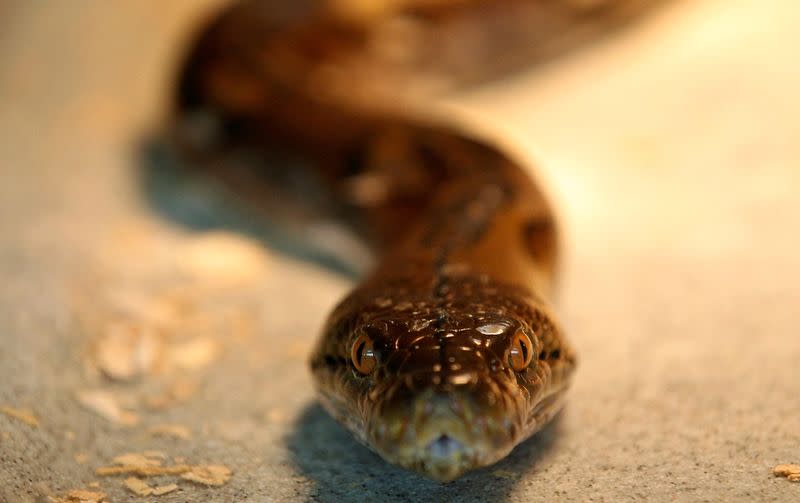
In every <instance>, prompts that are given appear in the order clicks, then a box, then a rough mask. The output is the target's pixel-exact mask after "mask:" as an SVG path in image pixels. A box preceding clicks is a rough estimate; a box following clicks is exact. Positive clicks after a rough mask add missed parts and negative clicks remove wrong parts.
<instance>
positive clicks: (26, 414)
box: [0, 407, 39, 428]
mask: <svg viewBox="0 0 800 503" xmlns="http://www.w3.org/2000/svg"><path fill="white" fill-rule="evenodd" d="M0 412H2V413H3V414H5V415H6V416H8V417H11V418H14V419H16V420H18V421H22V422H23V423H25V424H27V425H29V426H33V427H34V428H36V427H38V426H39V419H38V418H37V417H36V416H35V415H34V414H33V411H32V410H30V409H15V408H13V407H0Z"/></svg>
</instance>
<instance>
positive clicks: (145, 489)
mask: <svg viewBox="0 0 800 503" xmlns="http://www.w3.org/2000/svg"><path fill="white" fill-rule="evenodd" d="M124 485H125V487H126V488H127V489H128V490H129V491H131V492H132V493H134V494H137V495H139V496H150V495H151V494H152V493H153V488H152V487H150V486H149V485H148V484H147V482H145V481H144V480H142V479H137V478H136V477H128V478H127V479H125V482H124Z"/></svg>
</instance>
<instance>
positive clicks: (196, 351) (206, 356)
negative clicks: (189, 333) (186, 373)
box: [168, 337, 222, 370]
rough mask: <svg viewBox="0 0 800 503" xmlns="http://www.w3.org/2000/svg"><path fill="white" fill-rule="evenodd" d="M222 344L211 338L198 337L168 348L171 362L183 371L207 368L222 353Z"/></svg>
mask: <svg viewBox="0 0 800 503" xmlns="http://www.w3.org/2000/svg"><path fill="white" fill-rule="evenodd" d="M221 349H222V348H221V347H220V343H219V342H218V341H217V340H215V339H212V338H211V337H197V338H194V339H191V340H189V341H186V342H180V343H175V344H171V345H170V346H169V348H168V355H169V356H168V358H169V361H170V362H171V363H172V364H174V365H175V366H177V367H179V368H182V369H189V370H191V369H198V368H202V367H205V366H206V365H208V364H209V363H211V362H212V361H214V359H216V358H217V356H218V355H219V353H220V352H221Z"/></svg>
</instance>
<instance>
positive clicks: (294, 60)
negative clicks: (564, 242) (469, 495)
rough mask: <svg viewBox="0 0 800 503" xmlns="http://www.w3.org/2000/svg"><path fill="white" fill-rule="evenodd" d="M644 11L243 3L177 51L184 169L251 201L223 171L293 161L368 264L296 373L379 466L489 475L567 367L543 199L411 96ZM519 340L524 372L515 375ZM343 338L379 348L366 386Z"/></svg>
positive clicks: (495, 153) (546, 403)
mask: <svg viewBox="0 0 800 503" xmlns="http://www.w3.org/2000/svg"><path fill="white" fill-rule="evenodd" d="M655 3H658V0H608V1H601V2H580V1H575V0H546V1H539V0H395V1H391V2H390V1H378V0H375V1H374V2H363V1H355V0H353V1H348V0H325V1H318V2H313V1H309V0H301V1H290V0H273V1H267V2H265V1H263V0H259V1H255V0H250V1H242V2H239V3H236V4H234V6H233V7H230V8H228V9H226V10H224V11H223V12H222V13H221V14H220V15H219V16H218V17H216V18H215V19H214V20H213V21H212V22H211V23H210V25H209V26H208V27H207V28H206V29H205V30H204V31H203V32H202V33H201V35H200V36H199V37H198V39H197V41H196V43H195V44H194V45H193V46H192V48H191V51H190V53H189V56H188V58H187V62H186V63H185V65H184V67H183V69H182V73H181V75H180V79H179V86H178V93H177V97H176V102H177V107H176V110H175V112H176V114H175V127H174V128H173V132H174V135H173V136H174V139H175V141H176V145H178V146H179V147H180V148H181V150H182V151H183V152H184V153H186V154H187V158H188V159H190V160H191V161H192V162H193V164H195V165H201V166H204V167H205V168H207V169H209V170H210V171H211V172H212V173H215V174H217V175H219V176H220V178H221V179H223V180H225V181H226V182H228V183H230V184H232V185H234V186H235V187H236V188H238V189H239V190H240V191H241V192H242V193H243V195H245V196H248V197H249V198H250V200H251V201H253V202H255V203H256V204H257V205H258V203H259V200H261V199H263V193H261V192H259V189H258V187H253V184H252V183H251V180H258V179H259V177H258V176H255V177H253V176H250V177H249V178H241V175H240V174H237V173H238V172H234V171H235V170H229V169H225V168H226V163H225V162H224V161H225V159H226V156H228V157H230V156H231V155H232V154H233V153H236V152H237V151H238V150H239V149H245V150H247V149H249V151H253V150H256V151H265V150H270V151H273V150H277V151H280V152H284V153H290V154H291V157H292V158H296V157H298V156H299V157H301V158H303V159H304V160H305V161H307V162H305V163H301V164H303V165H313V166H314V167H315V169H316V174H317V175H318V176H319V177H320V178H322V179H323V180H324V182H325V183H326V184H328V186H329V188H330V190H331V193H332V195H333V198H332V199H333V200H335V201H336V203H337V207H336V210H337V211H340V212H341V213H342V215H343V216H345V217H346V218H348V219H349V220H350V221H352V222H353V224H354V226H355V228H356V229H357V230H359V231H361V232H362V234H363V235H364V237H365V238H367V239H368V240H369V241H370V243H371V244H372V246H373V248H374V249H375V251H376V253H377V255H378V258H379V265H378V267H377V268H376V269H375V271H373V273H372V274H371V275H370V276H368V277H367V278H365V280H364V281H363V282H362V283H361V284H360V285H359V286H358V287H357V288H356V289H355V290H354V291H353V292H352V293H351V294H350V295H349V296H348V297H347V298H346V299H345V300H343V301H342V302H341V303H340V305H339V306H338V307H337V308H336V309H335V310H334V312H333V313H332V314H331V316H330V318H329V320H328V323H327V325H326V327H325V328H324V329H323V331H322V334H321V335H320V338H319V341H318V343H317V345H316V347H315V349H314V351H313V354H312V356H311V369H312V372H313V374H314V381H315V385H316V387H317V389H318V391H319V395H320V398H321V401H322V403H323V405H324V406H325V407H326V409H327V410H328V411H329V412H330V413H331V414H332V415H333V416H334V417H335V418H336V419H337V420H339V421H340V422H341V423H342V424H344V425H345V426H346V427H347V428H349V429H350V430H351V431H353V433H354V434H355V435H356V437H357V438H359V439H360V440H361V441H363V442H365V443H366V444H367V445H369V446H370V447H371V448H373V449H375V450H376V451H377V452H378V453H380V454H381V455H382V456H383V457H384V458H385V459H387V460H389V461H391V462H394V463H397V464H400V465H402V466H405V467H407V468H410V469H414V470H417V471H420V472H421V473H423V474H425V475H428V476H430V477H433V478H435V479H438V480H443V481H444V480H451V479H453V478H455V477H457V476H459V475H461V474H462V473H464V472H465V471H467V470H469V469H472V468H476V467H480V466H485V465H487V464H489V463H491V462H494V461H496V460H498V459H500V458H502V457H503V456H504V455H505V454H507V453H508V452H509V451H510V450H511V449H512V448H513V447H514V446H515V445H516V444H517V443H519V442H520V441H522V440H524V439H525V438H527V437H528V436H530V435H531V434H533V433H534V432H535V431H537V430H538V429H540V428H541V427H542V426H543V425H544V424H545V423H546V422H547V421H548V420H549V419H550V418H551V417H552V416H553V415H554V414H555V413H556V412H557V411H558V410H559V409H560V407H561V405H562V403H563V396H564V392H565V391H566V389H567V388H568V386H569V382H570V378H571V375H572V372H573V370H574V368H575V353H574V351H573V350H572V348H571V347H570V346H569V344H568V343H567V341H566V339H565V338H564V335H563V334H562V331H561V329H560V327H559V326H558V323H557V322H556V319H555V317H554V314H553V311H552V309H551V307H550V305H549V302H548V300H547V299H548V298H549V296H550V294H551V290H552V287H551V284H552V282H553V275H554V270H555V267H556V260H557V255H558V254H557V245H558V239H557V238H558V236H557V234H556V223H555V220H554V218H553V216H552V213H551V211H550V207H549V205H548V204H547V201H546V199H545V198H544V196H543V195H542V193H541V192H540V191H539V189H538V187H537V185H536V184H535V183H534V182H533V180H532V179H531V178H530V176H529V175H528V174H527V173H526V171H525V169H524V168H523V167H521V166H520V165H519V163H517V162H516V161H515V160H514V159H512V158H511V157H510V156H509V155H508V154H507V153H506V152H504V151H503V150H502V149H500V148H498V147H497V146H495V145H493V144H491V143H488V142H485V141H481V140H478V139H475V138H474V137H473V136H472V135H470V134H467V133H465V132H463V131H462V130H461V129H460V128H458V127H456V126H455V125H454V124H449V123H445V122H441V121H433V120H430V119H429V118H427V117H425V116H424V114H421V113H420V112H419V111H420V110H421V109H422V108H420V107H419V106H416V104H417V103H418V102H419V101H418V100H419V98H420V97H421V96H423V95H424V94H425V91H426V90H430V89H431V87H437V88H439V90H441V89H442V88H448V87H449V88H453V87H456V86H458V85H461V84H463V83H469V82H475V81H480V80H485V79H486V78H487V77H489V76H492V75H494V74H496V73H497V71H498V70H508V69H510V68H514V67H518V66H519V63H520V62H521V61H526V62H527V61H529V60H530V59H541V58H543V57H546V56H548V55H550V54H552V52H553V50H554V49H555V50H558V49H563V48H566V47H567V46H569V45H571V44H572V43H574V42H578V41H580V40H581V39H582V38H585V37H586V36H587V35H588V34H591V33H593V32H600V31H602V30H603V29H605V28H607V27H608V26H613V25H614V24H616V23H618V22H619V21H622V20H626V19H629V18H631V17H632V16H633V15H634V14H637V13H639V12H642V11H643V10H644V7H647V6H649V5H651V4H655ZM571 34H577V35H576V36H572V35H571ZM465 37H466V38H468V39H469V40H464V39H463V38H465ZM464 42H466V43H464ZM462 46H463V47H471V48H472V50H471V51H464V50H463V49H462V48H461V47H462ZM411 105H415V106H411ZM204 121H205V122H204ZM198 124H199V125H201V126H202V125H203V124H205V126H208V125H209V124H211V126H210V127H205V129H203V128H202V127H198ZM198 130H202V131H205V132H204V133H203V134H197V131H198ZM252 169H253V171H254V172H256V173H255V174H256V175H258V174H259V173H261V174H263V171H264V169H263V168H262V167H259V166H253V168H252ZM251 174H252V173H251ZM520 333H522V334H525V336H527V337H528V338H529V344H530V347H527V345H526V346H525V352H524V354H525V355H527V354H528V353H530V354H532V361H531V362H530V364H528V366H527V367H525V368H524V369H521V370H519V371H515V370H514V369H513V368H512V366H511V363H510V352H511V349H512V344H513V343H514V340H517V341H519V340H521V339H520V337H519V336H518V335H515V334H520ZM523 340H524V338H523ZM357 341H362V342H363V341H369V344H370V345H371V347H372V349H373V350H374V360H370V362H371V363H374V365H371V366H370V367H369V368H368V370H367V371H366V372H360V371H359V370H358V368H357V366H356V365H355V363H354V362H353V361H352V358H351V353H353V349H354V344H355V343H356V342H357ZM526 344H527V343H526ZM362 347H366V346H362ZM520 347H521V346H520ZM515 350H516V351H517V354H523V353H520V351H521V350H520V349H519V348H515Z"/></svg>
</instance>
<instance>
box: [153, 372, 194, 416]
mask: <svg viewBox="0 0 800 503" xmlns="http://www.w3.org/2000/svg"><path fill="white" fill-rule="evenodd" d="M196 391H197V382H195V381H194V380H192V379H188V378H179V379H176V380H175V381H174V382H173V383H172V384H171V385H170V386H169V387H168V388H167V389H166V390H164V391H163V392H162V393H160V394H158V395H154V396H149V397H147V399H146V400H145V404H146V405H147V407H148V408H150V409H154V410H161V409H165V408H167V407H170V406H172V405H175V404H177V403H181V402H185V401H186V400H188V399H189V398H190V397H191V396H192V395H194V393H195V392H196Z"/></svg>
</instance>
